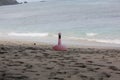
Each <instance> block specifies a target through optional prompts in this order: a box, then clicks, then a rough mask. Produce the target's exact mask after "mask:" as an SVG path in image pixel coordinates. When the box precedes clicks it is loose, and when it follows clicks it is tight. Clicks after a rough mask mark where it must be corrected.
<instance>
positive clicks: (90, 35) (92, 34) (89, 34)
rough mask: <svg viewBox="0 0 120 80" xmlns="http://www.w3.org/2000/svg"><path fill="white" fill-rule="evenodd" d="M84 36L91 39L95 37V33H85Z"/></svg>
mask: <svg viewBox="0 0 120 80" xmlns="http://www.w3.org/2000/svg"><path fill="white" fill-rule="evenodd" d="M86 35H87V36H89V37H93V36H96V35H97V33H86Z"/></svg>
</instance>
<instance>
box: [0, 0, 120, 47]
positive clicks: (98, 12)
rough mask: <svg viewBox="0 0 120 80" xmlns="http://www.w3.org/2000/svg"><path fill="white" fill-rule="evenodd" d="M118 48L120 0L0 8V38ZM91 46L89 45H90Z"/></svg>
mask: <svg viewBox="0 0 120 80" xmlns="http://www.w3.org/2000/svg"><path fill="white" fill-rule="evenodd" d="M59 32H60V33H61V34H62V42H63V43H64V44H72V45H73V44H75V45H84V44H85V45H87V44H90V45H91V44H92V45H93V43H99V44H97V45H101V43H102V44H103V45H105V44H107V45H108V44H110V45H117V46H119V47H120V0H45V1H38V2H29V3H26V4H18V5H9V6H0V38H1V39H2V38H12V39H19V40H28V41H38V42H45V43H50V44H51V43H53V44H56V43H57V34H58V33H59ZM90 42H91V43H90Z"/></svg>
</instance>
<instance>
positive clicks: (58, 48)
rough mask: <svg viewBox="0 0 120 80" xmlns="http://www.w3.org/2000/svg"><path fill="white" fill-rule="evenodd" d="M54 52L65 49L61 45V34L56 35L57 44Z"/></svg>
mask: <svg viewBox="0 0 120 80" xmlns="http://www.w3.org/2000/svg"><path fill="white" fill-rule="evenodd" d="M53 49H54V50H56V51H66V50H67V48H66V47H65V46H64V45H62V43H61V33H58V44H57V45H55V46H54V47H53Z"/></svg>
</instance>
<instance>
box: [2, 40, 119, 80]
mask: <svg viewBox="0 0 120 80" xmlns="http://www.w3.org/2000/svg"><path fill="white" fill-rule="evenodd" d="M0 80H120V49H107V48H105V49H103V48H87V47H86V48H78V47H77V48H72V47H70V48H69V49H68V51H54V50H53V49H52V46H51V45H42V44H39V45H38V44H37V43H31V44H28V43H19V42H17V44H16V43H9V42H1V43H0Z"/></svg>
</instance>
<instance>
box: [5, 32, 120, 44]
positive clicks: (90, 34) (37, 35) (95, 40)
mask: <svg viewBox="0 0 120 80" xmlns="http://www.w3.org/2000/svg"><path fill="white" fill-rule="evenodd" d="M7 35H8V36H15V37H52V38H54V39H56V38H57V36H58V35H57V34H52V33H16V32H11V33H7ZM86 35H87V36H88V37H87V38H81V37H73V36H72V37H70V36H64V35H63V37H64V38H66V39H68V40H73V41H81V40H82V41H89V42H101V43H111V44H120V39H104V38H103V39H96V38H94V39H90V37H92V36H96V35H97V33H86Z"/></svg>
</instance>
